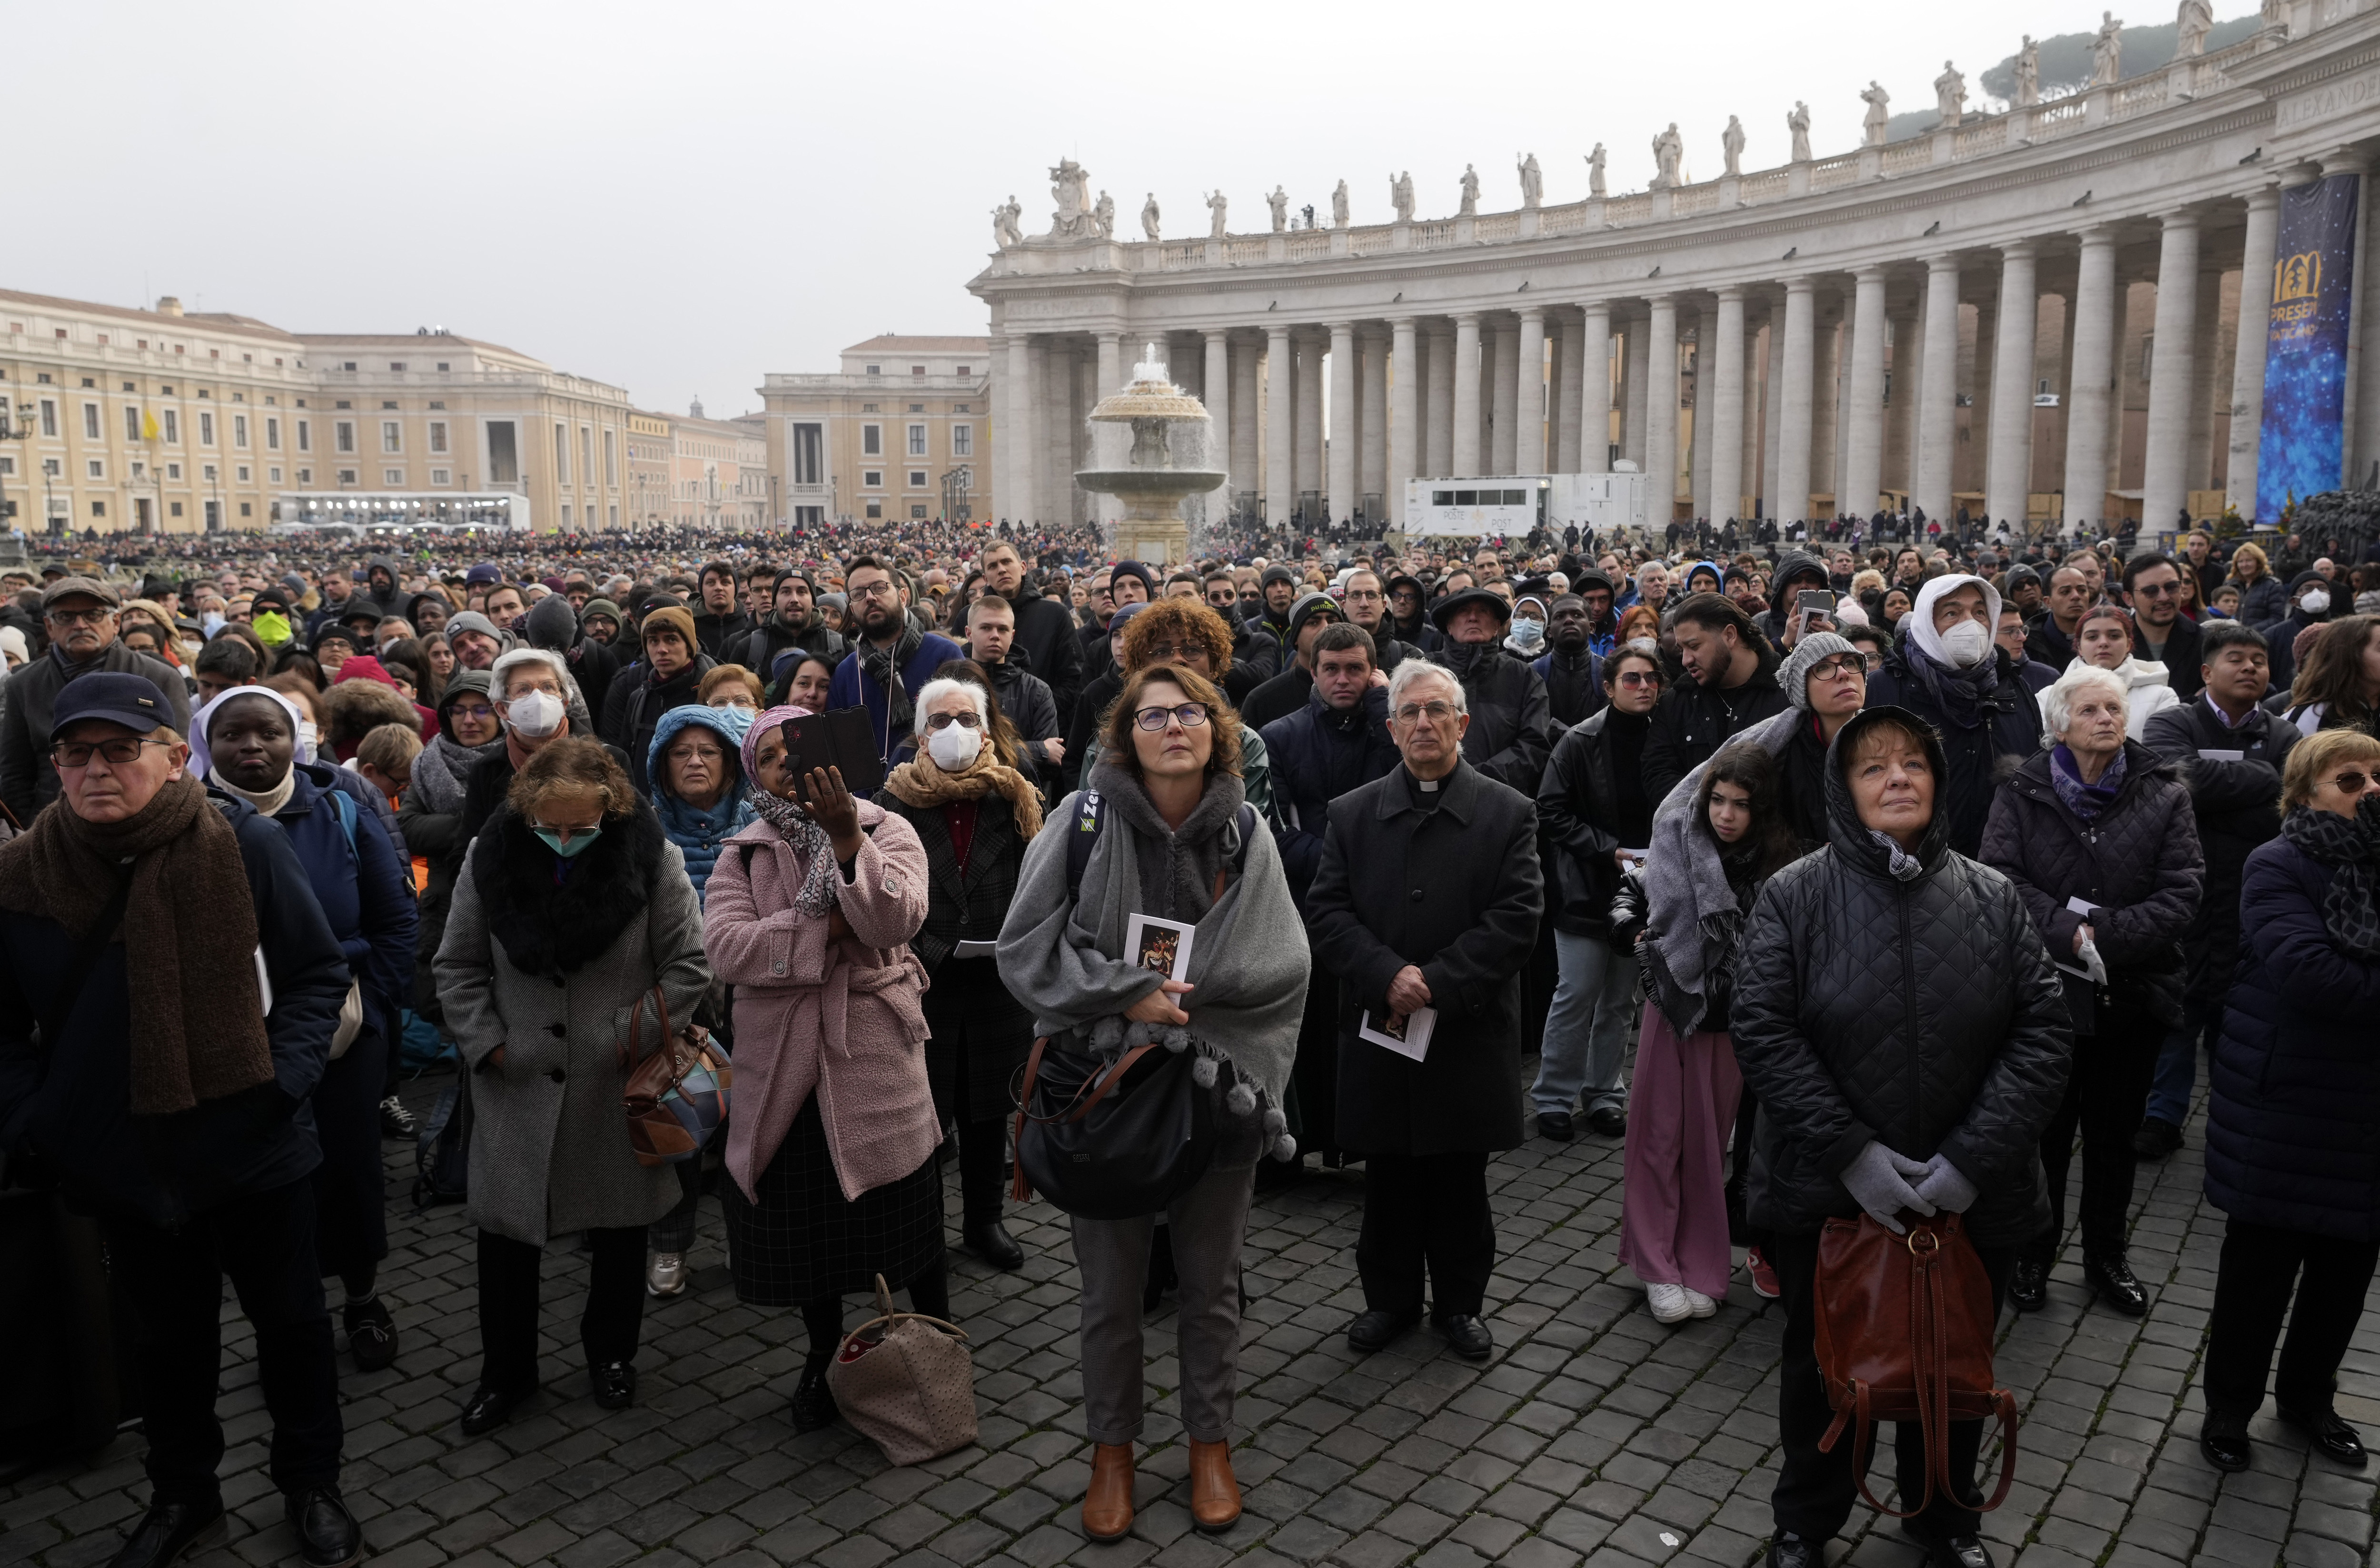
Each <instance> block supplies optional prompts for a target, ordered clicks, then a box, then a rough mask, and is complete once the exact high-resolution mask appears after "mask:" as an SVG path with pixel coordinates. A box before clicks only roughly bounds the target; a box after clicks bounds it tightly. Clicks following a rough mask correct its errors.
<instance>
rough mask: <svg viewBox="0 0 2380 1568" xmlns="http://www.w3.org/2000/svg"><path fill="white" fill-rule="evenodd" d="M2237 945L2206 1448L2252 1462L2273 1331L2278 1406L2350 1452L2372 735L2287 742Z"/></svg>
mask: <svg viewBox="0 0 2380 1568" xmlns="http://www.w3.org/2000/svg"><path fill="white" fill-rule="evenodd" d="M2375 1015H2380V740H2374V738H2373V737H2372V736H2371V735H2367V734H2365V733H2364V732H2362V731H2361V730H2351V729H2336V730H2323V731H2321V732H2319V733H2317V734H2315V735H2311V736H2309V737H2308V738H2306V739H2304V740H2301V741H2300V742H2299V743H2298V744H2297V745H2296V746H2294V747H2292V748H2290V750H2289V759H2288V760H2287V761H2286V762H2285V763H2284V764H2283V766H2282V770H2281V831H2280V836H2278V837H2277V838H2275V839H2273V840H2271V841H2270V842H2268V843H2266V844H2264V845H2260V846H2258V847H2257V848H2256V849H2254V850H2253V851H2251V852H2250V853H2249V856H2248V862H2247V867H2246V869H2245V871H2244V872H2243V873H2242V877H2241V885H2240V965H2239V967H2238V969H2237V970H2236V971H2235V972H2234V975H2233V978H2232V981H2231V991H2230V995H2229V997H2228V1001H2227V1003H2226V1004H2225V1007H2224V1012H2223V1027H2222V1038H2221V1039H2220V1040H2218V1041H2217V1043H2216V1047H2215V1056H2214V1072H2213V1075H2212V1076H2213V1090H2212V1093H2211V1095H2210V1097H2209V1100H2208V1112H2207V1133H2206V1197H2207V1200H2208V1201H2209V1202H2211V1203H2212V1204H2214V1205H2215V1207H2216V1208H2217V1209H2222V1210H2223V1212H2224V1213H2225V1214H2226V1215H2227V1216H2228V1223H2227V1224H2226V1227H2225V1230H2224V1235H2223V1256H2222V1262H2221V1264H2220V1265H2219V1266H2218V1268H2217V1270H2216V1279H2215V1307H2214V1312H2213V1314H2212V1317H2211V1318H2210V1319H2209V1322H2208V1325H2207V1330H2208V1334H2207V1345H2206V1360H2205V1364H2204V1374H2203V1376H2204V1383H2205V1391H2206V1424H2205V1426H2204V1428H2202V1430H2201V1433H2200V1437H2199V1447H2200V1449H2201V1451H2202V1452H2203V1453H2204V1454H2205V1456H2206V1458H2207V1461H2208V1462H2209V1463H2210V1464H2212V1465H2215V1467H2216V1468H2217V1469H2218V1470H2224V1471H2240V1470H2245V1469H2246V1468H2248V1465H2249V1464H2250V1461H2251V1458H2252V1451H2251V1447H2250V1443H2249V1439H2248V1423H2249V1421H2250V1420H2251V1419H2252V1418H2253V1416H2255V1415H2256V1413H2257V1412H2258V1411H2259V1410H2260V1409H2262V1408H2263V1406H2264V1403H2265V1381H2266V1377H2267V1375H2268V1373H2272V1372H2273V1350H2274V1347H2275V1346H2276V1345H2277V1344H2279V1345H2280V1347H2281V1354H2280V1366H2279V1368H2278V1371H2277V1374H2274V1378H2273V1393H2274V1396H2275V1399H2276V1401H2277V1404H2278V1405H2279V1413H2280V1417H2281V1420H2282V1422H2283V1423H2284V1424H2285V1425H2287V1426H2289V1427H2290V1428H2294V1429H2295V1430H2296V1431H2297V1432H2298V1433H2299V1434H2300V1435H2301V1436H2302V1437H2303V1438H2305V1439H2306V1440H2307V1441H2308V1442H2309V1443H2310V1444H2311V1445H2312V1446H2313V1448H2314V1449H2316V1450H2317V1451H2319V1452H2320V1453H2322V1454H2323V1455H2324V1456H2325V1457H2326V1458H2328V1459H2329V1460H2331V1461H2332V1462H2333V1463H2335V1464H2338V1465H2345V1466H2346V1467H2348V1468H2350V1469H2362V1467H2363V1465H2364V1462H2365V1455H2364V1452H2363V1442H2362V1439H2361V1438H2360V1437H2358V1436H2357V1434H2356V1432H2355V1429H2354V1428H2352V1427H2350V1426H2349V1425H2348V1424H2347V1423H2346V1422H2345V1421H2343V1420H2341V1419H2340V1418H2339V1416H2338V1409H2337V1406H2336V1404H2334V1399H2335V1397H2336V1390H2337V1387H2338V1368H2339V1365H2340V1363H2341V1362H2343V1361H2344V1360H2345V1359H2346V1357H2347V1351H2348V1347H2349V1344H2350V1342H2351V1341H2352V1339H2353V1337H2354V1334H2355V1331H2356V1328H2357V1325H2358V1324H2359V1323H2361V1322H2362V1315H2363V1301H2364V1296H2365V1295H2366V1293H2367V1292H2368V1291H2369V1289H2370V1288H2371V1284H2372V1277H2373V1272H2374V1263H2375V1261H2380V1152H2375V1149H2374V1143H2373V1136H2372V1129H2373V1127H2374V1125H2375V1124H2380V1058H2375V1057H2374V1053H2373V1050H2372V1020H2373V1018H2374V1016H2375ZM2284 1315H2286V1316H2287V1317H2288V1319H2289V1339H2288V1342H2287V1343H2285V1344H2283V1343H2281V1320H2282V1318H2283V1316H2284Z"/></svg>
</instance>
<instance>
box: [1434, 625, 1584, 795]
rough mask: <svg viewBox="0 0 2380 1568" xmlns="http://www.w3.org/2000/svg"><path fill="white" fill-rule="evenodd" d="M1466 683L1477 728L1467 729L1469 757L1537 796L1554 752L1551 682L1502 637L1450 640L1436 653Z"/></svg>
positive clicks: (1494, 775)
mask: <svg viewBox="0 0 2380 1568" xmlns="http://www.w3.org/2000/svg"><path fill="white" fill-rule="evenodd" d="M1430 658H1431V660H1432V661H1433V662H1437V663H1439V664H1441V665H1443V666H1445V667H1446V668H1447V669H1450V670H1452V671H1453V672H1454V673H1455V675H1456V677H1457V678H1458V679H1460V680H1461V681H1462V682H1463V699H1464V700H1465V701H1466V702H1468V703H1469V704H1470V706H1471V727H1470V728H1469V729H1467V730H1465V731H1463V760H1464V761H1466V762H1468V763H1470V764H1471V765H1472V766H1473V767H1475V768H1476V769H1478V770H1479V771H1480V772H1482V773H1484V774H1485V775H1487V776H1488V778H1491V779H1493V780H1495V781H1496V782H1497V783H1498V784H1502V785H1503V786H1504V787H1505V788H1507V789H1510V790H1512V791H1514V792H1515V793H1517V794H1519V795H1521V796H1524V798H1528V799H1535V798H1536V793H1537V784H1538V783H1539V781H1541V780H1542V779H1544V777H1545V776H1546V759H1547V758H1548V756H1550V755H1552V753H1553V730H1552V724H1553V718H1552V714H1551V711H1550V710H1549V709H1548V706H1547V703H1546V683H1545V682H1543V681H1541V680H1539V679H1538V678H1537V673H1536V671H1535V670H1532V669H1531V668H1529V667H1528V665H1526V664H1524V663H1523V662H1521V660H1520V658H1519V657H1518V656H1517V655H1515V654H1512V653H1511V652H1508V651H1507V650H1505V648H1504V645H1503V644H1501V643H1498V642H1482V643H1459V642H1449V643H1442V644H1440V645H1439V649H1438V650H1437V651H1436V652H1434V653H1432V654H1431V655H1430Z"/></svg>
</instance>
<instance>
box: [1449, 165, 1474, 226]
mask: <svg viewBox="0 0 2380 1568" xmlns="http://www.w3.org/2000/svg"><path fill="white" fill-rule="evenodd" d="M1478 215H1479V171H1478V170H1477V169H1475V168H1473V167H1472V166H1471V165H1470V164H1463V205H1462V206H1461V207H1459V208H1457V209H1456V210H1455V216H1457V217H1461V218H1475V217H1477V216H1478Z"/></svg>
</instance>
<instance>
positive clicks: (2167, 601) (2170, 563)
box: [2122, 553, 2204, 702]
mask: <svg viewBox="0 0 2380 1568" xmlns="http://www.w3.org/2000/svg"><path fill="white" fill-rule="evenodd" d="M2122 582H2123V585H2124V600H2125V602H2127V603H2128V604H2130V605H2131V611H2132V651H2133V653H2134V654H2136V655H2137V656H2139V657H2140V658H2143V659H2145V660H2149V661H2151V662H2155V663H2159V664H2163V665H2164V666H2165V670H2166V680H2167V682H2168V684H2169V685H2171V686H2172V687H2173V694H2174V695H2175V696H2176V697H2179V698H2180V699H2182V700H2183V701H2184V702H2188V701H2189V700H2190V699H2192V698H2193V697H2196V696H2197V695H2198V690H2199V687H2201V686H2203V685H2204V681H2203V680H2202V679H2201V678H2200V676H2199V674H2198V666H2199V662H2200V661H2199V652H2198V623H2197V622H2196V621H2193V620H2192V619H2191V618H2190V617H2189V616H2187V615H2185V614H2182V613H2181V568H2180V565H2177V564H2176V563H2175V561H2174V559H2173V557H2171V556H2170V555H2158V554H2153V553H2143V554H2140V555H2135V556H2133V557H2132V558H2131V560H2129V561H2127V562H2125V563H2124V575H2123V577H2122Z"/></svg>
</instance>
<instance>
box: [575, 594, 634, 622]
mask: <svg viewBox="0 0 2380 1568" xmlns="http://www.w3.org/2000/svg"><path fill="white" fill-rule="evenodd" d="M596 615H609V616H610V617H611V618H612V624H613V626H619V625H620V624H621V623H623V622H624V621H625V620H626V619H627V617H626V616H625V615H623V614H620V607H619V606H618V605H617V604H614V603H613V602H611V601H610V600H608V599H590V600H589V601H588V602H587V608H585V609H584V610H581V611H579V612H578V624H579V625H580V626H585V625H586V624H587V622H588V620H589V618H590V617H592V616H596Z"/></svg>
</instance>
